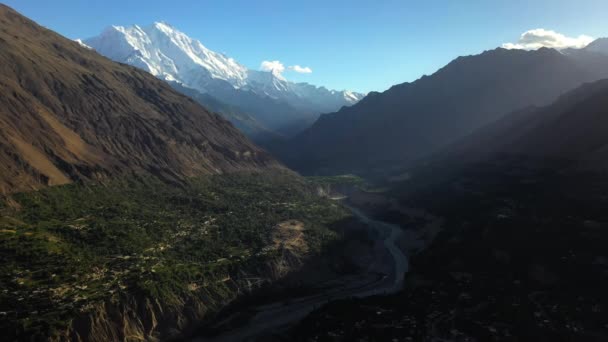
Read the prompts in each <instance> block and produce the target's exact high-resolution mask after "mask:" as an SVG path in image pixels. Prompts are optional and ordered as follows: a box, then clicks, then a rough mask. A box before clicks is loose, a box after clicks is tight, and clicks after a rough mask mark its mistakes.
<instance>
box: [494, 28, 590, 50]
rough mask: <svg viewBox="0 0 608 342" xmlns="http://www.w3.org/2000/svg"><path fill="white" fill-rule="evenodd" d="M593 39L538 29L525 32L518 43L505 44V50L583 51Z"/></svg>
mask: <svg viewBox="0 0 608 342" xmlns="http://www.w3.org/2000/svg"><path fill="white" fill-rule="evenodd" d="M593 40H594V39H593V38H592V37H589V36H586V35H580V36H578V37H567V36H565V35H563V34H561V33H557V32H555V31H552V30H545V29H542V28H541V29H536V30H530V31H527V32H524V33H523V34H522V35H521V37H519V41H517V43H505V44H502V47H503V48H505V49H524V50H536V49H540V48H542V47H547V48H553V49H558V50H561V49H567V48H575V49H581V48H584V47H585V46H587V45H589V44H590V43H591V42H593Z"/></svg>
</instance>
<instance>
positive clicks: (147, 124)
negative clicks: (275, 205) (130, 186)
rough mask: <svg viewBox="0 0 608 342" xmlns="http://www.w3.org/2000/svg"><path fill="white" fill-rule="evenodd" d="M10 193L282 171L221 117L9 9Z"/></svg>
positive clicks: (5, 153)
mask: <svg viewBox="0 0 608 342" xmlns="http://www.w3.org/2000/svg"><path fill="white" fill-rule="evenodd" d="M0 28H1V30H0V89H1V93H2V96H0V192H1V193H10V192H14V191H25V190H31V189H37V188H40V187H44V186H48V185H60V184H66V183H70V182H73V181H78V180H90V179H103V178H106V177H108V176H119V175H125V174H149V175H155V176H158V177H160V178H163V179H165V180H167V181H171V182H179V181H180V179H184V178H185V177H191V176H196V175H204V174H216V173H224V172H229V171H238V170H247V169H258V168H265V167H274V166H277V167H278V165H279V164H278V163H277V162H276V161H275V160H274V159H273V158H272V157H271V156H270V155H268V154H267V153H266V152H264V151H262V150H261V149H259V148H258V147H256V146H255V145H253V144H252V143H251V142H250V141H249V140H248V139H247V138H246V137H245V136H244V135H243V134H241V133H240V132H239V131H238V130H237V129H235V128H234V126H233V125H231V124H230V123H229V122H228V121H227V120H225V119H223V118H222V117H220V116H219V115H216V114H213V113H210V112H209V111H207V110H206V109H205V108H203V107H202V106H201V105H199V104H197V103H196V102H194V101H193V100H192V99H190V98H188V97H186V96H184V95H182V94H180V93H178V92H177V91H175V90H173V89H172V88H171V87H170V86H169V85H168V84H167V83H166V82H164V81H161V80H159V79H157V78H156V77H153V76H152V75H151V74H149V73H147V72H144V71H142V70H139V69H137V68H134V67H131V66H127V65H120V64H118V63H114V62H112V61H110V60H109V59H107V58H105V57H103V56H100V55H99V54H98V53H96V52H95V51H92V50H90V49H87V48H84V47H82V46H81V45H79V44H78V43H77V42H73V41H71V40H68V39H66V38H64V37H62V36H60V35H58V34H56V33H54V32H52V31H49V30H47V29H44V28H42V27H40V26H38V25H37V24H35V23H34V22H32V21H30V20H29V19H26V18H24V17H22V16H20V15H18V14H17V13H16V12H14V11H12V10H11V9H8V8H5V7H3V8H2V11H1V13H0Z"/></svg>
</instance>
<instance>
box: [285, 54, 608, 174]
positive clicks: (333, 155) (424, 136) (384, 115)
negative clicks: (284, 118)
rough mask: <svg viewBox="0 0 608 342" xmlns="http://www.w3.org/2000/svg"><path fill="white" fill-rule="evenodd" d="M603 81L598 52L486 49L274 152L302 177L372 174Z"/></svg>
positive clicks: (606, 63) (321, 123)
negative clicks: (506, 117) (566, 52)
mask: <svg viewBox="0 0 608 342" xmlns="http://www.w3.org/2000/svg"><path fill="white" fill-rule="evenodd" d="M598 56H599V57H598ZM604 77H608V58H606V57H604V56H603V55H599V54H594V53H593V54H592V53H587V54H577V55H573V56H569V55H564V54H562V53H560V52H558V51H557V50H553V49H547V48H542V49H539V50H536V51H525V50H507V49H503V48H498V49H494V50H488V51H485V52H483V53H481V54H479V55H471V56H466V57H459V58H456V59H455V60H453V61H452V62H450V63H448V64H447V65H446V66H444V67H442V68H441V69H439V70H438V71H437V72H435V73H434V74H432V75H430V76H423V77H421V78H420V79H418V80H416V81H414V82H408V83H403V84H399V85H395V86H393V87H391V88H390V89H389V90H387V91H385V92H383V93H370V94H369V95H368V96H367V97H366V98H364V99H363V100H362V101H360V102H359V103H357V104H356V105H354V106H351V107H346V108H343V109H342V110H340V111H338V112H336V113H331V114H325V115H322V116H321V117H320V119H319V120H318V121H317V122H315V124H314V125H313V126H311V127H310V128H308V129H307V130H306V131H304V132H303V133H301V134H300V135H298V136H297V137H295V138H293V139H292V140H291V141H290V143H289V144H288V145H287V146H280V147H278V148H277V153H278V154H279V155H281V156H282V158H283V160H284V161H285V162H286V163H287V164H288V165H290V166H292V167H293V168H295V169H297V170H299V171H301V172H304V173H312V174H331V173H343V172H360V173H374V172H376V170H379V169H382V168H385V167H387V166H388V167H393V166H395V165H404V164H407V163H411V162H413V161H415V160H417V159H419V158H423V157H425V156H426V155H428V154H430V153H433V152H435V151H438V150H439V149H441V148H442V147H445V146H448V145H449V144H450V143H453V142H455V141H456V140H457V139H458V138H461V137H464V136H466V135H467V134H470V133H472V132H473V131H474V130H475V129H476V128H479V127H482V126H483V125H485V124H489V123H490V122H492V121H494V120H497V119H499V118H501V117H502V116H504V115H507V114H508V113H510V112H513V111H515V110H518V109H521V108H525V107H528V106H530V105H547V104H549V103H551V102H552V101H553V100H554V99H555V98H557V97H558V96H559V95H561V94H563V93H564V92H566V91H569V90H571V89H573V88H575V87H577V86H579V85H580V84H582V83H584V82H588V81H594V80H597V79H601V78H604Z"/></svg>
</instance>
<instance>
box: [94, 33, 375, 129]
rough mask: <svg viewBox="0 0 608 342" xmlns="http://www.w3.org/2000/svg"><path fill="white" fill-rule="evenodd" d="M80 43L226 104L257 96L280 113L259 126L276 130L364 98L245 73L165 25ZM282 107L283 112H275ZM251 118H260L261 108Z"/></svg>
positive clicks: (243, 105)
mask: <svg viewBox="0 0 608 342" xmlns="http://www.w3.org/2000/svg"><path fill="white" fill-rule="evenodd" d="M83 43H84V44H86V45H87V46H90V47H92V48H93V49H95V50H96V51H97V52H99V53H101V54H102V55H105V56H107V57H109V58H110V59H112V60H115V61H118V62H122V63H126V64H130V65H133V66H136V67H139V68H142V69H144V70H146V71H148V72H150V73H152V74H153V75H155V76H157V77H159V78H161V79H164V80H167V81H174V82H178V83H181V84H182V85H183V86H185V87H188V88H192V89H195V90H197V91H199V92H201V93H208V94H210V95H212V96H214V97H216V98H217V99H219V100H221V101H223V102H226V103H228V104H230V105H234V106H237V107H241V108H245V109H247V110H249V108H247V107H251V106H250V105H251V96H252V95H253V96H256V97H259V99H258V100H256V101H258V102H260V101H264V105H263V107H268V108H270V109H269V111H275V112H279V113H280V112H282V114H276V115H273V116H280V117H277V118H275V120H276V123H275V122H274V121H272V120H266V122H263V123H264V124H265V125H266V126H268V127H269V128H273V129H275V130H277V131H281V130H282V127H283V126H289V125H291V124H293V123H294V122H298V121H312V120H314V119H316V117H317V115H318V114H320V113H322V112H331V111H334V110H337V109H340V108H341V107H342V106H348V105H352V104H354V103H356V102H358V101H359V100H360V99H361V98H363V97H364V94H360V93H355V92H350V91H336V90H328V89H326V88H325V87H317V86H314V85H310V84H308V83H293V82H289V81H287V80H286V79H285V78H284V77H283V76H282V75H281V74H280V73H278V72H277V71H258V70H251V69H248V68H247V67H245V66H244V65H242V64H240V63H238V62H237V61H236V60H235V59H233V58H230V57H227V56H226V55H224V54H221V53H217V52H215V51H212V50H210V49H208V48H206V47H205V46H204V45H203V44H202V43H201V42H200V41H198V40H195V39H192V38H190V37H189V36H187V35H186V34H184V33H183V32H180V31H178V30H177V29H175V28H174V27H173V26H170V25H169V24H166V23H163V22H156V23H154V24H152V25H149V26H146V27H140V26H138V25H134V26H131V27H123V26H110V27H108V28H106V29H105V30H104V31H103V32H102V33H101V34H100V35H99V36H96V37H92V38H89V39H86V40H84V41H83ZM248 98H249V99H248ZM277 102H278V103H277ZM281 102H282V103H284V104H286V105H287V106H288V108H285V106H284V105H281V104H280V103H281ZM281 106H283V109H279V108H280V107H281ZM251 113H252V114H253V115H254V116H259V117H262V118H263V117H264V113H263V109H260V110H253V111H251ZM256 119H259V118H257V117H256ZM261 121H264V120H261Z"/></svg>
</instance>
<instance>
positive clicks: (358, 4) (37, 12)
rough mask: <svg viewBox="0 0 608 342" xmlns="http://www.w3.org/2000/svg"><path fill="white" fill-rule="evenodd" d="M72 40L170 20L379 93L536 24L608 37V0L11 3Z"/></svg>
mask: <svg viewBox="0 0 608 342" xmlns="http://www.w3.org/2000/svg"><path fill="white" fill-rule="evenodd" d="M4 3H6V4H7V5H9V6H11V7H13V8H15V9H17V10H18V11H20V12H21V13H23V14H24V15H26V16H28V17H30V18H32V19H34V20H36V21H37V22H38V23H40V24H42V25H44V26H46V27H48V28H51V29H53V30H55V31H57V32H59V33H61V34H63V35H65V36H67V37H69V38H88V37H90V36H94V35H97V34H99V33H100V32H101V31H102V30H103V29H104V28H105V27H106V26H109V25H113V24H115V25H132V24H139V25H147V24H150V23H152V22H154V21H165V22H167V23H170V24H172V25H173V26H174V27H176V28H178V29H179V30H181V31H183V32H185V33H186V34H188V35H189V36H191V37H193V38H196V39H199V40H201V41H202V42H203V44H204V45H206V46H207V47H208V48H210V49H213V50H216V51H219V52H225V53H226V54H228V55H229V56H231V57H234V58H235V59H236V60H238V61H239V62H241V63H242V64H244V65H246V66H248V67H250V68H255V69H258V68H259V67H260V64H261V62H262V61H264V60H269V61H274V60H278V61H281V62H282V63H283V64H285V65H300V66H303V67H310V68H311V69H312V71H313V72H312V73H310V74H299V73H295V72H292V71H287V72H286V73H285V76H286V77H287V78H288V79H290V80H294V81H305V82H310V83H313V84H317V85H325V86H327V87H329V88H334V89H351V90H356V91H364V92H367V91H372V90H376V91H382V90H385V89H387V88H389V87H390V86H391V85H394V84H398V83H402V82H405V81H412V80H415V79H417V78H419V77H420V76H422V75H423V74H430V73H433V72H434V71H436V70H437V69H438V68H440V67H442V66H443V65H445V64H446V63H448V62H449V61H450V60H452V59H453V58H455V57H457V56H460V55H470V54H476V53H479V52H482V51H484V50H487V49H492V48H495V47H498V46H500V45H502V44H503V43H506V42H514V43H515V42H517V40H518V38H519V36H520V35H521V34H522V33H523V32H525V31H528V30H530V29H536V28H544V29H551V30H555V31H557V32H559V33H562V34H564V35H566V36H569V37H578V36H579V35H588V36H591V37H602V36H608V24H607V21H606V13H608V1H605V0H576V1H574V0H536V1H535V0H527V1H524V0H425V1H422V0H415V1H410V0H401V1H397V0H376V1H371V0H370V1H362V0H361V1H358V0H350V1H342V0H335V1H331V0H325V1H319V0H306V1H289V0H282V1H281V0H255V1H251V0H250V1H247V0H241V1H239V0H222V1H217V0H214V1H211V0H198V1H194V0H193V1H179V0H174V1H168V0H148V1H131V0H121V1H118V0H104V1H82V0H80V1H76V0H53V1H45V0H8V1H4Z"/></svg>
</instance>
